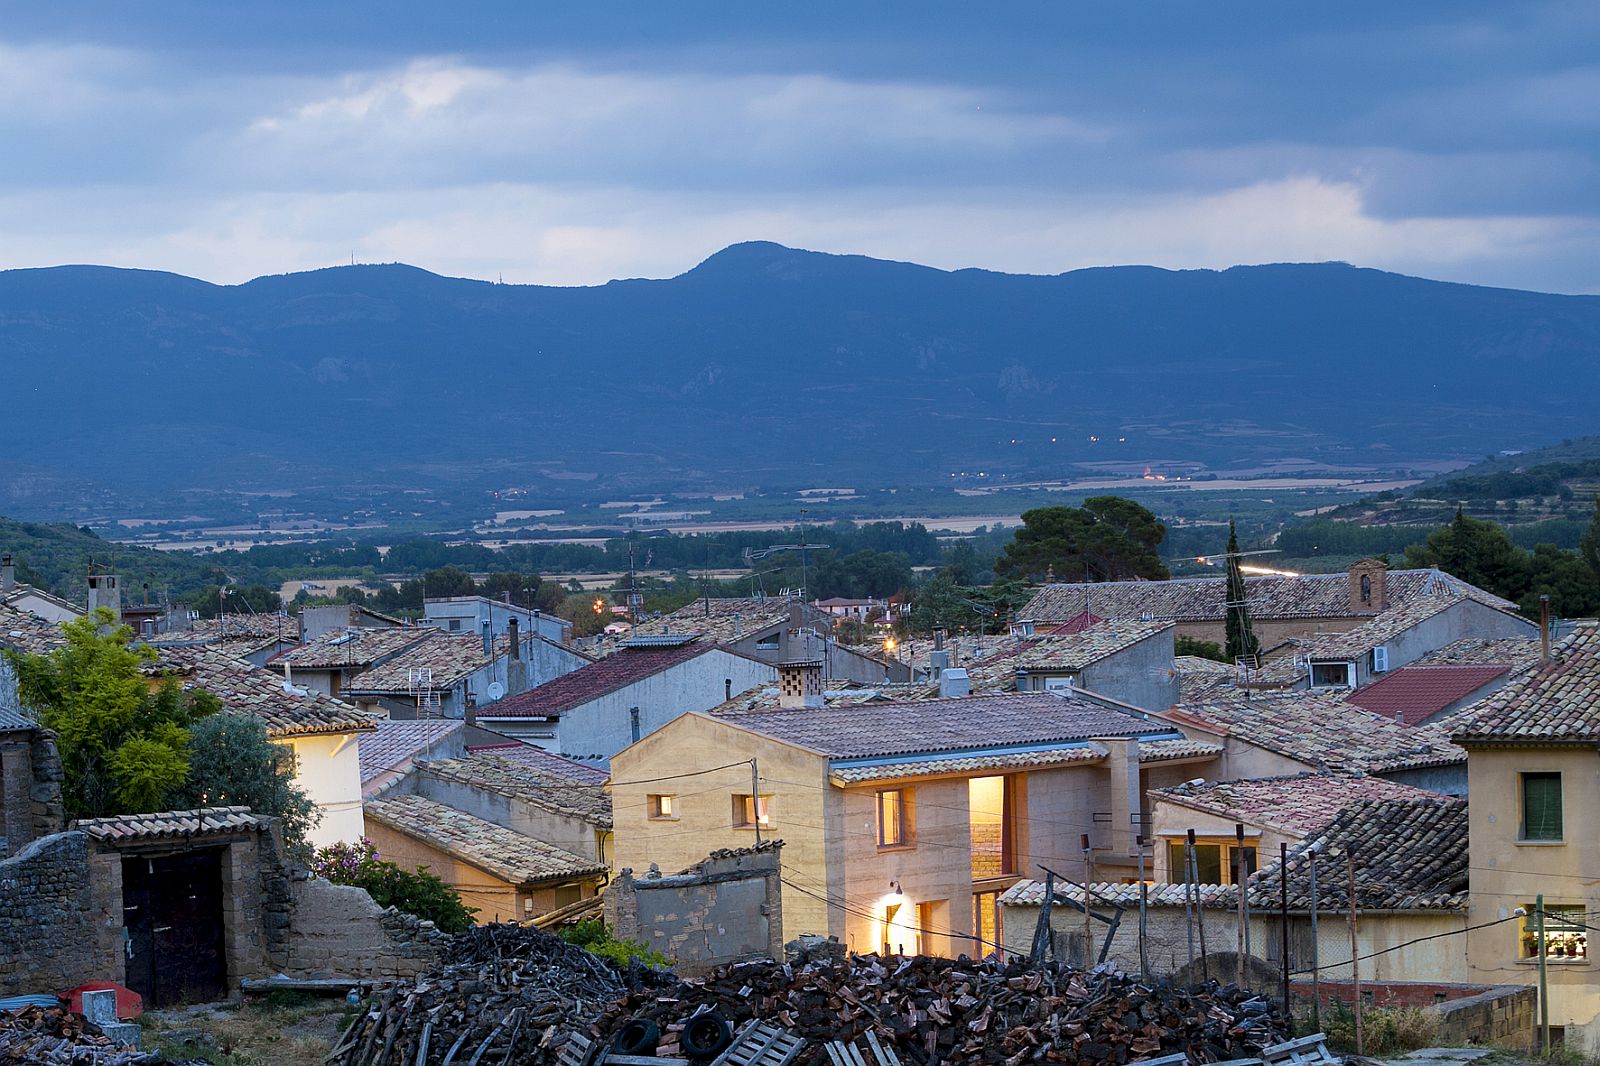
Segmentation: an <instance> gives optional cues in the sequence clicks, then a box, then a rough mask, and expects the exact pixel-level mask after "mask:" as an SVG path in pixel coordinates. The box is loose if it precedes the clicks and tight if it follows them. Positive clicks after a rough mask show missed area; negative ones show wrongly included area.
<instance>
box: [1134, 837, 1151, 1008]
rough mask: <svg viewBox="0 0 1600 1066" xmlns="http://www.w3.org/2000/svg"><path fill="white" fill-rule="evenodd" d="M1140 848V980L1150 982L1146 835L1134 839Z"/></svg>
mask: <svg viewBox="0 0 1600 1066" xmlns="http://www.w3.org/2000/svg"><path fill="white" fill-rule="evenodd" d="M1133 839H1134V843H1135V844H1137V845H1138V848H1139V980H1141V981H1148V980H1150V953H1149V951H1148V949H1147V948H1146V947H1145V939H1144V938H1145V926H1146V919H1147V918H1148V916H1149V912H1150V885H1149V883H1148V882H1147V881H1146V880H1145V878H1144V834H1143V833H1141V834H1139V835H1138V836H1136V837H1134V838H1133Z"/></svg>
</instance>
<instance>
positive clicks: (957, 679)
mask: <svg viewBox="0 0 1600 1066" xmlns="http://www.w3.org/2000/svg"><path fill="white" fill-rule="evenodd" d="M970 695H972V678H970V677H968V676H967V672H966V671H965V670H964V669H962V668H961V667H959V666H956V667H951V668H948V669H945V670H941V671H940V672H939V696H940V698H944V697H948V696H970Z"/></svg>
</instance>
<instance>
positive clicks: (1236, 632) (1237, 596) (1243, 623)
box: [1226, 518, 1261, 664]
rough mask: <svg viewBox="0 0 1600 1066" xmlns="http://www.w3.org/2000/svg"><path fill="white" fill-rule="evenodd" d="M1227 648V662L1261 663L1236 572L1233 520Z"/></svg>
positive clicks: (1236, 542)
mask: <svg viewBox="0 0 1600 1066" xmlns="http://www.w3.org/2000/svg"><path fill="white" fill-rule="evenodd" d="M1227 597H1228V599H1227V605H1226V612H1227V627H1228V630H1227V633H1228V645H1227V648H1226V652H1227V656H1228V661H1229V662H1230V663H1233V662H1238V661H1239V660H1240V659H1246V660H1249V661H1250V662H1251V663H1252V664H1255V663H1258V662H1259V661H1260V655H1261V642H1260V641H1259V640H1257V639H1256V630H1255V626H1254V625H1252V624H1251V622H1250V606H1249V604H1248V603H1246V602H1245V589H1244V573H1243V572H1242V571H1240V569H1239V531H1238V530H1237V529H1235V528H1234V523H1233V519H1231V518H1230V519H1228V591H1227Z"/></svg>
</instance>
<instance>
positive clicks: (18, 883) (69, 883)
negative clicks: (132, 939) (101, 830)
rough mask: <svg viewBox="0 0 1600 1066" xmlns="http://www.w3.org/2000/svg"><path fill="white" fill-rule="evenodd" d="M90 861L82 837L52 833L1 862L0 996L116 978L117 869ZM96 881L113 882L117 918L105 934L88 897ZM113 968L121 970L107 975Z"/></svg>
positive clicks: (95, 900)
mask: <svg viewBox="0 0 1600 1066" xmlns="http://www.w3.org/2000/svg"><path fill="white" fill-rule="evenodd" d="M96 859H97V857H96V856H95V855H94V854H93V852H92V850H91V848H90V845H89V838H88V836H87V835H85V834H83V833H57V834H54V835H52V836H47V837H42V838H40V839H39V840H35V841H34V842H33V843H31V844H29V845H28V846H27V847H25V848H23V850H22V851H21V852H19V853H18V854H17V855H15V856H13V857H12V858H9V859H6V860H4V861H0V995H16V994H19V993H23V992H57V991H62V990H64V989H68V988H72V987H75V986H76V985H79V984H82V983H83V982H84V981H87V980H90V979H92V978H95V977H108V976H110V977H113V978H115V979H120V978H121V976H122V971H121V969H120V966H119V964H120V961H121V953H120V951H119V950H118V948H119V947H120V937H119V933H120V924H121V901H120V894H121V885H122V876H121V874H122V871H121V866H120V863H116V864H115V865H114V868H112V869H110V870H107V869H106V868H105V864H104V863H103V862H97V861H96ZM96 874H99V875H101V876H102V879H104V876H105V875H107V874H109V875H110V876H111V878H112V879H113V880H114V881H115V882H116V888H117V894H118V897H119V898H118V907H117V912H118V914H117V921H116V924H115V925H113V926H110V927H108V926H107V925H106V923H105V921H104V914H103V910H104V908H103V906H102V904H103V902H104V900H103V899H101V898H99V895H98V894H97V893H96V892H95V891H94V890H93V884H94V881H95V880H96V876H95V875H96ZM111 966H118V967H119V968H118V969H117V970H116V972H115V973H111V972H110V970H109V967H111Z"/></svg>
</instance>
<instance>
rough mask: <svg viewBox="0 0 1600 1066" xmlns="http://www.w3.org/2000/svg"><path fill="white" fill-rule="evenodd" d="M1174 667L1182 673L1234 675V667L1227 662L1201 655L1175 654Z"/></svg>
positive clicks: (1173, 658)
mask: <svg viewBox="0 0 1600 1066" xmlns="http://www.w3.org/2000/svg"><path fill="white" fill-rule="evenodd" d="M1172 668H1173V669H1174V670H1176V671H1178V673H1180V674H1221V675H1224V676H1226V677H1232V676H1233V672H1234V669H1233V667H1231V666H1229V665H1228V664H1227V663H1219V662H1217V660H1215V659H1207V658H1205V657H1203V656H1200V655H1174V656H1173V657H1172Z"/></svg>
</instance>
